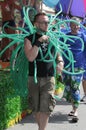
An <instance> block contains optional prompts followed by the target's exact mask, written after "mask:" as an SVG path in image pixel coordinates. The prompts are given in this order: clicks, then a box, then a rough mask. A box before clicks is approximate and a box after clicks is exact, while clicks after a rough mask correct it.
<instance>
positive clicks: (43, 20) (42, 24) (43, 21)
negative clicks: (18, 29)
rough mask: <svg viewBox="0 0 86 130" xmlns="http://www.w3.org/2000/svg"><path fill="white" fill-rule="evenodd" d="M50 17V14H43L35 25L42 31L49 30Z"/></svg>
mask: <svg viewBox="0 0 86 130" xmlns="http://www.w3.org/2000/svg"><path fill="white" fill-rule="evenodd" d="M48 23H49V18H48V16H45V15H41V16H39V18H38V20H37V21H36V22H35V26H36V27H37V28H38V29H39V30H40V31H42V32H47V30H48Z"/></svg>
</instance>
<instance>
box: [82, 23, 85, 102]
mask: <svg viewBox="0 0 86 130" xmlns="http://www.w3.org/2000/svg"><path fill="white" fill-rule="evenodd" d="M83 25H84V27H86V21H84V23H83ZM83 33H84V35H85V39H86V29H83ZM84 48H85V49H84V58H85V59H84V69H85V72H84V74H83V80H82V87H83V92H84V95H83V97H82V98H81V102H86V44H85V47H84Z"/></svg>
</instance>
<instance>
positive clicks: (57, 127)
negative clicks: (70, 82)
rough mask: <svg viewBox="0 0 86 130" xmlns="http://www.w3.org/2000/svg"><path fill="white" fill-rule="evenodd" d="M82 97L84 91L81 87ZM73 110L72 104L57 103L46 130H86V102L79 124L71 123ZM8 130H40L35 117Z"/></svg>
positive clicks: (79, 113)
mask: <svg viewBox="0 0 86 130" xmlns="http://www.w3.org/2000/svg"><path fill="white" fill-rule="evenodd" d="M82 96H83V90H82V87H81V97H82ZM71 108H72V107H71V104H69V103H67V102H66V101H62V100H61V101H57V105H56V107H55V109H54V112H53V113H52V115H51V116H50V120H49V123H48V126H47V129H46V130H86V102H82V103H80V106H79V110H78V116H79V120H78V122H77V123H71V118H69V117H68V116H67V114H68V113H69V112H70V111H71ZM6 130H38V127H37V124H36V122H35V120H34V118H33V116H32V115H27V116H26V117H25V118H23V119H22V121H20V122H18V123H17V124H15V125H14V126H12V127H10V128H8V129H6Z"/></svg>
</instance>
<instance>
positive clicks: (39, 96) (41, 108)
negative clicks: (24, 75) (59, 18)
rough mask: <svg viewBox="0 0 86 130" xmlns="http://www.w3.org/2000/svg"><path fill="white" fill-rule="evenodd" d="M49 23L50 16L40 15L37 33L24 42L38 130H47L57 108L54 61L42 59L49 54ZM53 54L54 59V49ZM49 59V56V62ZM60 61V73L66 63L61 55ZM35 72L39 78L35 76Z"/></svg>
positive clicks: (30, 93) (31, 103)
mask: <svg viewBox="0 0 86 130" xmlns="http://www.w3.org/2000/svg"><path fill="white" fill-rule="evenodd" d="M48 23H49V18H48V16H47V15H46V14H45V13H38V14H37V15H36V16H35V18H34V26H35V27H36V30H37V32H36V33H35V34H33V35H31V36H28V37H26V38H25V42H24V48H25V54H26V57H27V59H28V61H29V84H28V86H29V106H30V107H31V109H32V110H33V113H34V117H35V119H36V121H37V124H38V130H46V126H47V124H48V120H49V116H50V113H51V112H52V111H53V109H54V107H55V99H54V86H55V78H54V66H53V61H50V62H45V61H44V60H42V58H41V54H42V55H43V56H45V55H46V54H47V52H48V46H49V36H47V35H46V32H47V31H48ZM33 39H34V40H33ZM40 49H41V52H40ZM51 53H52V56H53V57H54V53H55V52H54V48H52V52H51ZM49 59H50V56H49V55H48V56H47V60H49ZM58 60H59V63H58V64H59V65H60V67H59V66H57V67H56V69H57V71H58V73H60V72H61V71H62V69H63V64H64V63H63V59H62V57H61V56H60V55H58ZM35 67H37V68H35ZM35 71H36V73H37V77H36V76H35V75H34V72H35ZM34 77H35V78H37V83H35V81H34Z"/></svg>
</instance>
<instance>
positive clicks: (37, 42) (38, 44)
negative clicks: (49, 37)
mask: <svg viewBox="0 0 86 130" xmlns="http://www.w3.org/2000/svg"><path fill="white" fill-rule="evenodd" d="M41 43H42V42H40V41H38V40H36V42H35V43H34V45H35V46H37V47H40V46H41Z"/></svg>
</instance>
